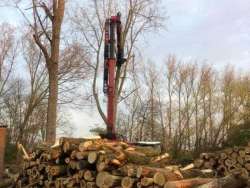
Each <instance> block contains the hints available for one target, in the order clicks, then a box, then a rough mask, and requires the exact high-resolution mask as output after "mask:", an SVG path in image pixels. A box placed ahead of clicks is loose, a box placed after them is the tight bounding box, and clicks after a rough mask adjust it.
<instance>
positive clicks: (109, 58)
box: [103, 13, 125, 139]
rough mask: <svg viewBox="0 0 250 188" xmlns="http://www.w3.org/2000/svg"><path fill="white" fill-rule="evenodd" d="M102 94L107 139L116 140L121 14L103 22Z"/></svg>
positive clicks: (120, 60)
mask: <svg viewBox="0 0 250 188" xmlns="http://www.w3.org/2000/svg"><path fill="white" fill-rule="evenodd" d="M104 38H105V39H104V78H103V92H104V94H106V95H107V99H108V101H107V122H106V123H107V138H109V139H116V132H115V119H116V109H115V103H116V100H117V99H116V97H117V96H116V91H115V87H116V81H115V80H116V78H115V77H116V74H115V73H116V69H117V67H121V66H122V64H123V63H124V62H125V59H124V49H123V46H124V45H123V44H122V42H123V40H122V25H121V14H120V13H117V15H116V16H111V17H110V18H108V19H106V21H105V36H104Z"/></svg>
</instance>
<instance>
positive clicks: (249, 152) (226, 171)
mask: <svg viewBox="0 0 250 188" xmlns="http://www.w3.org/2000/svg"><path fill="white" fill-rule="evenodd" d="M194 166H195V167H196V168H199V169H212V170H214V172H215V173H216V175H217V176H219V177H223V176H228V175H231V174H233V173H240V176H241V177H242V178H244V179H248V178H249V173H250V143H249V144H248V146H245V147H239V146H234V147H233V148H227V149H224V150H222V151H218V152H214V153H201V154H200V158H199V159H197V160H195V161H194Z"/></svg>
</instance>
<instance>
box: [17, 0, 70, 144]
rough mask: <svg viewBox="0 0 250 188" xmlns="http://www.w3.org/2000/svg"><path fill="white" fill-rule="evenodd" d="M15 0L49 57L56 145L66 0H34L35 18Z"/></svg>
mask: <svg viewBox="0 0 250 188" xmlns="http://www.w3.org/2000/svg"><path fill="white" fill-rule="evenodd" d="M14 3H15V7H16V8H17V9H18V10H19V11H20V12H21V14H22V15H23V17H24V18H25V19H26V21H27V22H28V23H29V25H30V27H31V29H32V31H33V38H34V40H35V43H36V44H37V46H38V47H39V48H40V49H41V51H42V53H43V56H44V59H45V64H46V68H47V71H48V80H49V81H48V83H49V97H48V110H47V128H46V141H47V142H48V143H51V144H52V143H54V141H55V138H56V121H57V101H58V76H59V60H60V59H59V58H60V56H59V54H60V34H61V27H62V21H63V17H64V10H65V0H53V1H46V0H44V1H38V0H32V1H31V4H32V19H30V16H29V15H28V14H26V13H25V12H24V11H23V9H22V8H21V7H20V6H19V4H20V3H21V1H17V2H15V1H14ZM31 20H32V21H31Z"/></svg>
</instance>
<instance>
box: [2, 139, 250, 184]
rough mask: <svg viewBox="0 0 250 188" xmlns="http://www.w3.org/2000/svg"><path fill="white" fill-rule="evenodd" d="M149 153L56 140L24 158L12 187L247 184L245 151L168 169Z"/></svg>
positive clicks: (165, 158) (166, 158) (116, 144)
mask: <svg viewBox="0 0 250 188" xmlns="http://www.w3.org/2000/svg"><path fill="white" fill-rule="evenodd" d="M148 149H149V147H148V146H147V147H145V148H142V146H139V147H138V146H134V145H130V144H127V143H124V142H120V141H110V140H106V139H99V138H98V139H79V138H77V139H74V138H61V139H59V142H58V143H56V144H54V145H53V146H52V147H48V146H44V145H43V146H38V147H36V148H35V149H34V151H32V152H30V153H28V152H23V155H24V164H23V168H22V170H21V172H20V174H19V176H18V177H17V180H16V181H12V183H14V184H15V185H14V186H13V187H20V188H21V187H56V188H57V187H58V188H60V187H80V188H98V187H100V188H109V187H115V188H118V187H122V188H134V187H135V188H136V187H139V188H140V187H142V188H145V187H147V188H197V187H199V186H200V188H219V187H228V188H233V187H236V188H237V187H241V186H245V185H247V184H250V183H247V182H248V181H249V172H250V171H249V170H250V150H249V146H246V147H234V148H227V149H224V150H222V151H217V152H214V153H202V154H201V155H200V157H199V158H198V159H196V160H194V161H193V163H191V164H189V165H186V166H184V167H182V166H180V165H175V164H171V165H170V163H169V162H171V157H170V155H169V154H168V153H163V154H159V155H155V154H157V152H154V149H153V148H150V149H149V151H147V150H148ZM249 182H250V181H249ZM3 183H4V182H3ZM3 183H2V182H1V184H0V186H1V185H2V184H3Z"/></svg>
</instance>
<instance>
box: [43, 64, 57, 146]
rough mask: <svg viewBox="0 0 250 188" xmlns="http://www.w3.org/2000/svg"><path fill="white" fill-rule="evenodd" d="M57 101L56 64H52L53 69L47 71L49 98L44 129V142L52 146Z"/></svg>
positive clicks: (54, 134) (54, 136)
mask: <svg viewBox="0 0 250 188" xmlns="http://www.w3.org/2000/svg"><path fill="white" fill-rule="evenodd" d="M57 99H58V64H57V63H53V68H51V69H50V71H49V98H48V112H47V127H46V141H47V142H48V143H50V144H53V143H54V142H55V139H56V120H57Z"/></svg>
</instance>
